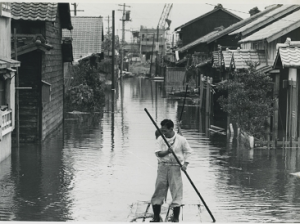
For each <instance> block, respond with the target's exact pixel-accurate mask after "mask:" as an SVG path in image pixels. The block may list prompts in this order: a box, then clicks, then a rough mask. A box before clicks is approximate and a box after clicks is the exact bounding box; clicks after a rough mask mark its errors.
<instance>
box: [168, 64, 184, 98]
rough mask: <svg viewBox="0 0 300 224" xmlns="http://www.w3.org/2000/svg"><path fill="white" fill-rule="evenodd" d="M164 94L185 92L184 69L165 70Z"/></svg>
mask: <svg viewBox="0 0 300 224" xmlns="http://www.w3.org/2000/svg"><path fill="white" fill-rule="evenodd" d="M164 77H165V87H166V93H167V94H169V93H172V92H184V91H185V68H176V67H175V68H172V67H166V68H165V74H164Z"/></svg>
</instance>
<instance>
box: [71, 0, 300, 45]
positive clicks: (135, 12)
mask: <svg viewBox="0 0 300 224" xmlns="http://www.w3.org/2000/svg"><path fill="white" fill-rule="evenodd" d="M105 2H108V1H103V0H100V1H99V0H98V1H83V0H78V1H76V3H77V4H78V6H77V10H84V12H80V11H78V12H77V16H102V17H103V25H104V32H105V33H106V32H107V26H108V16H109V17H110V26H111V24H112V20H111V17H112V11H113V10H114V11H115V29H116V34H118V35H120V36H121V30H122V22H121V21H120V19H121V16H122V11H119V10H122V9H123V7H122V6H119V4H123V3H122V2H119V1H114V0H111V1H109V3H105ZM136 2H139V3H136ZM161 2H162V1H157V0H152V1H145V0H144V1H125V4H126V5H128V6H130V7H126V10H130V11H131V12H130V17H131V20H132V21H131V22H125V29H126V30H128V31H126V40H127V41H128V39H130V38H131V32H130V30H139V28H140V26H141V25H143V26H146V27H149V28H152V27H153V28H156V27H157V24H158V22H159V19H160V16H161V14H162V11H163V8H164V5H165V3H173V7H172V9H171V12H170V15H169V19H170V20H172V23H171V31H174V29H175V28H176V27H178V26H180V25H182V24H184V23H186V22H188V21H190V20H192V19H194V18H196V17H198V16H200V15H203V14H205V13H207V12H209V11H211V10H213V9H214V6H215V5H216V4H218V3H220V4H222V5H223V7H224V8H226V9H227V10H229V11H230V12H232V13H234V14H236V15H238V16H239V17H241V18H247V17H249V10H250V9H252V8H253V7H255V6H257V7H258V8H259V9H260V10H261V11H262V10H264V8H265V7H266V6H268V5H272V4H280V3H281V4H283V3H284V4H300V0H286V1H284V2H283V1H282V0H281V1H274V0H264V1H263V0H251V1H250V0H249V1H244V0H240V1H236V0H235V1H232V0H231V1H230V0H219V1H215V0H209V1H205V0H197V1H192V0H185V1H182V0H181V1H178V0H177V1H166V2H163V3H161ZM247 2H248V3H247ZM70 3H73V2H70ZM70 6H71V10H73V9H74V7H73V5H70ZM73 15H74V13H73V12H72V16H73Z"/></svg>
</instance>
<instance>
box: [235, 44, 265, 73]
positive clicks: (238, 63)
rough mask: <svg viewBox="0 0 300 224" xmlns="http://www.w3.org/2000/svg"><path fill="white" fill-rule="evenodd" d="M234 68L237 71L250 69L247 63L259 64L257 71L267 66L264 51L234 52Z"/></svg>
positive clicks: (246, 50)
mask: <svg viewBox="0 0 300 224" xmlns="http://www.w3.org/2000/svg"><path fill="white" fill-rule="evenodd" d="M233 61H234V67H235V68H236V69H242V68H248V65H247V62H248V61H251V62H254V63H256V62H258V63H259V64H258V66H257V69H259V68H261V67H264V66H266V65H267V61H266V57H265V53H264V51H259V50H249V49H241V50H236V51H233Z"/></svg>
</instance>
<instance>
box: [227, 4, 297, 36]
mask: <svg viewBox="0 0 300 224" xmlns="http://www.w3.org/2000/svg"><path fill="white" fill-rule="evenodd" d="M299 8H300V5H283V6H281V7H279V8H276V9H274V10H272V11H270V12H268V13H267V14H265V15H264V16H262V17H260V18H258V19H256V20H254V21H252V22H251V23H249V24H247V25H245V26H243V27H241V28H240V29H238V30H235V31H234V32H232V33H230V34H229V35H234V34H238V33H242V35H243V36H244V35H246V34H248V33H251V32H253V31H254V30H256V29H259V28H260V27H262V26H264V25H266V24H268V23H270V22H273V21H275V20H277V19H278V18H280V17H282V16H285V15H287V14H289V13H291V12H292V11H294V10H297V9H299Z"/></svg>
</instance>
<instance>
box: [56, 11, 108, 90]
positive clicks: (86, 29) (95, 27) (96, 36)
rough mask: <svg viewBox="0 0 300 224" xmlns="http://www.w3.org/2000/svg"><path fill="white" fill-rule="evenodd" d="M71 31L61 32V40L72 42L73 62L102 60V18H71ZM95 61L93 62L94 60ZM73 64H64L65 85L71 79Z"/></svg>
mask: <svg viewBox="0 0 300 224" xmlns="http://www.w3.org/2000/svg"><path fill="white" fill-rule="evenodd" d="M71 21H72V26H73V29H72V31H70V30H63V33H62V35H63V40H64V41H67V40H71V41H72V51H73V58H74V62H75V63H78V61H79V60H80V59H83V58H90V59H92V63H95V64H96V63H97V62H100V61H101V60H102V54H101V53H102V44H103V40H104V36H103V18H102V17H101V16H100V17H87V16H73V17H72V18H71ZM94 59H95V60H94ZM72 71H73V63H71V62H70V61H68V62H66V63H64V78H65V84H66V86H67V87H68V83H69V82H70V79H71V78H72Z"/></svg>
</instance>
